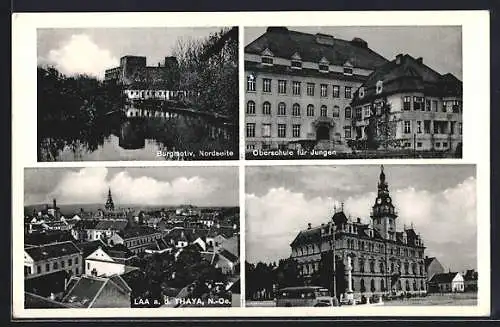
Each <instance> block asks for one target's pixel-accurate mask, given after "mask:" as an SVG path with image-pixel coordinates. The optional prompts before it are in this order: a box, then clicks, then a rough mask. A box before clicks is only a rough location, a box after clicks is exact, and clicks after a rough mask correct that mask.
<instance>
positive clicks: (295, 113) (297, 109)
mask: <svg viewBox="0 0 500 327" xmlns="http://www.w3.org/2000/svg"><path fill="white" fill-rule="evenodd" d="M292 115H293V116H300V104H298V103H294V104H293V106H292Z"/></svg>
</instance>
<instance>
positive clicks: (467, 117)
mask: <svg viewBox="0 0 500 327" xmlns="http://www.w3.org/2000/svg"><path fill="white" fill-rule="evenodd" d="M353 22H357V23H356V24H353ZM188 23H189V24H188ZM186 25H189V26H191V27H197V26H199V27H202V26H239V35H240V47H239V49H240V54H239V58H240V65H239V72H240V83H239V84H240V90H239V91H240V93H239V94H240V99H239V103H240V160H239V161H220V162H209V163H207V162H206V161H203V162H202V161H198V162H183V163H182V164H179V163H177V162H168V161H167V162H145V161H116V162H114V161H113V162H109V161H101V162H51V163H48V162H47V163H42V162H40V163H38V162H37V160H36V153H37V151H36V146H37V145H36V140H35V139H36V137H35V135H36V132H35V131H36V121H37V120H36V119H33V117H35V115H36V94H37V92H36V69H35V67H36V60H37V49H36V47H37V46H36V29H37V28H64V27H66V28H84V27H89V28H90V27H93V28H97V27H167V26H170V27H174V26H176V27H181V26H183V27H185V26H186ZM290 25H295V26H374V25H377V26H415V25H433V26H437V25H455V26H458V25H460V26H462V44H463V52H462V55H463V81H464V83H463V87H464V95H463V104H464V108H465V110H464V113H463V121H464V128H463V131H464V133H463V137H464V142H463V159H435V160H426V159H416V160H415V159H407V160H399V159H398V160H387V159H386V160H374V159H369V160H366V159H365V160H295V161H292V160H282V161H279V162H277V161H263V160H258V161H246V160H245V159H244V153H245V145H244V142H243V139H244V137H243V133H244V128H243V127H244V110H242V109H241V108H244V106H243V102H244V96H245V92H244V87H243V79H244V78H243V69H244V67H243V45H244V44H245V40H244V39H243V28H244V27H245V26H248V27H255V26H290ZM12 40H13V42H12V51H13V52H12V54H13V56H12V58H13V59H12V66H13V93H12V97H13V101H12V103H13V107H12V126H13V137H12V149H13V153H12V168H13V169H12V183H13V184H12V185H13V189H12V191H13V192H12V201H13V202H12V205H13V207H12V209H13V211H12V214H13V219H12V221H13V224H12V233H13V236H14V237H13V238H12V239H13V244H12V251H13V258H12V263H13V269H12V277H13V288H12V292H13V293H12V296H13V312H12V314H13V318H14V319H17V318H28V319H29V318H73V319H74V318H104V317H111V318H119V317H121V318H123V317H127V318H138V317H165V318H167V317H168V318H173V317H193V318H195V317H231V316H233V317H234V316H238V317H241V316H246V317H262V316H266V317H283V316H287V317H302V316H309V317H315V316H316V317H319V316H323V317H324V316H344V317H357V316H369V317H375V316H392V317H405V316H407V317H408V316H439V317H450V316H486V315H489V314H490V192H489V190H490V154H489V149H490V147H489V143H490V133H489V115H490V110H489V109H490V108H489V107H490V102H489V100H490V78H489V76H490V75H489V73H490V70H489V62H490V58H489V52H490V51H489V13H488V11H381V12H307V13H303V12H244V13H22V14H13V16H12ZM26 132H28V133H26ZM381 162H383V163H384V164H451V163H453V164H475V165H476V173H477V176H476V177H477V200H478V201H477V217H478V219H477V225H478V233H477V237H478V246H477V249H478V271H479V281H478V283H479V293H478V305H477V306H470V307H464V306H462V307H456V306H406V307H391V306H384V307H361V306H357V307H340V308H336V309H335V310H333V311H332V309H331V308H300V309H294V310H289V309H287V308H243V307H240V308H223V309H218V308H206V309H205V310H200V309H199V308H176V309H132V310H131V309H129V308H124V309H121V308H117V309H50V310H46V309H24V301H23V294H24V286H23V284H24V282H23V277H22V276H24V274H23V271H22V266H23V264H22V259H21V255H20V253H21V252H22V251H23V240H22V238H21V237H15V236H16V235H21V233H23V226H22V219H20V218H21V217H23V206H24V204H23V200H22V199H23V198H24V187H23V185H24V176H23V171H24V168H25V167H82V166H85V167H101V166H113V167H120V166H130V167H132V166H134V167H136V166H158V167H165V166H178V165H185V166H206V165H210V166H239V170H240V208H241V210H240V213H241V214H240V217H241V257H240V258H241V264H242V266H241V268H242V269H241V278H242V279H241V282H242V298H243V299H244V289H245V287H244V280H245V279H244V277H245V273H244V263H245V252H244V251H245V243H244V240H245V203H244V196H245V195H244V185H245V183H244V167H245V166H246V165H248V166H250V165H251V166H253V165H291V164H292V165H329V164H335V165H356V164H377V165H378V164H380V163H381ZM479 240H481V242H479ZM381 308H383V309H381Z"/></svg>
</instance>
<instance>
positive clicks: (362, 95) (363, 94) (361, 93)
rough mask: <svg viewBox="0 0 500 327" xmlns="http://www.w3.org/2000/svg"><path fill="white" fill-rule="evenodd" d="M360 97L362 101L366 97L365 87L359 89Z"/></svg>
mask: <svg viewBox="0 0 500 327" xmlns="http://www.w3.org/2000/svg"><path fill="white" fill-rule="evenodd" d="M358 96H359V98H360V99H362V98H364V96H365V88H364V87H360V88H359V92H358Z"/></svg>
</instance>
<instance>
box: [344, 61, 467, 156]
mask: <svg viewBox="0 0 500 327" xmlns="http://www.w3.org/2000/svg"><path fill="white" fill-rule="evenodd" d="M352 107H353V108H354V112H353V114H354V116H353V121H352V122H353V131H354V135H353V137H355V138H356V139H366V138H367V137H368V133H369V131H368V129H369V127H370V126H369V125H370V122H373V123H374V124H373V125H372V126H373V132H372V135H373V136H374V137H376V138H378V140H379V141H380V143H381V145H382V146H383V147H385V148H389V149H391V148H395V147H398V148H409V149H414V150H416V151H422V150H432V151H457V147H458V149H459V150H458V151H461V147H462V82H461V81H460V80H459V79H457V78H456V77H455V76H453V75H452V74H449V73H448V74H444V75H442V74H440V73H438V72H436V71H435V70H433V69H432V68H430V67H428V66H427V65H425V64H424V62H423V59H422V58H413V57H412V56H410V55H408V54H404V55H403V54H399V55H397V56H396V58H395V59H394V60H392V61H390V62H387V63H385V64H384V65H382V66H380V67H378V68H377V69H376V70H375V71H374V72H373V73H372V74H371V75H370V76H369V77H368V79H367V80H366V81H365V82H364V83H363V84H362V85H361V86H360V87H359V89H357V90H356V91H355V92H354V93H353V100H352Z"/></svg>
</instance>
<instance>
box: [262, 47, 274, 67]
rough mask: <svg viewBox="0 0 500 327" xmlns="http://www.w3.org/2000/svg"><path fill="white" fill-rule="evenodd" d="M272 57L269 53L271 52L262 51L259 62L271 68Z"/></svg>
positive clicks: (267, 50)
mask: <svg viewBox="0 0 500 327" xmlns="http://www.w3.org/2000/svg"><path fill="white" fill-rule="evenodd" d="M273 57H274V55H273V53H272V52H271V50H269V49H267V48H266V50H264V51H263V52H262V54H261V60H262V64H263V65H268V66H272V65H273V64H274V58H273Z"/></svg>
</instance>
